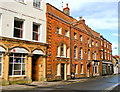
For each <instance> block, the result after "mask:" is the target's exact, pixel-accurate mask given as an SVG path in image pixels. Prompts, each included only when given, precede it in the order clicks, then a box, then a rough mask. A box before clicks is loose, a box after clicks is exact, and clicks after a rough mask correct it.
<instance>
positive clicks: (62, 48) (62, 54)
mask: <svg viewBox="0 0 120 92" xmlns="http://www.w3.org/2000/svg"><path fill="white" fill-rule="evenodd" d="M61 56H64V44H62V45H61Z"/></svg>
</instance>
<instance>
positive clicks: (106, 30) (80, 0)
mask: <svg viewBox="0 0 120 92" xmlns="http://www.w3.org/2000/svg"><path fill="white" fill-rule="evenodd" d="M118 1H119V0H46V2H47V3H50V4H52V5H53V6H55V7H56V8H58V9H60V10H62V9H63V7H66V3H68V4H69V8H70V15H71V16H72V17H74V18H76V19H79V16H82V18H83V19H85V22H86V24H87V25H88V26H89V27H91V28H92V29H93V30H95V31H96V32H98V33H100V34H101V35H103V37H104V38H106V39H107V40H108V41H110V42H111V43H112V50H113V52H112V54H113V55H118V36H120V35H118ZM62 2H63V3H62ZM116 47H117V49H115V48H116Z"/></svg>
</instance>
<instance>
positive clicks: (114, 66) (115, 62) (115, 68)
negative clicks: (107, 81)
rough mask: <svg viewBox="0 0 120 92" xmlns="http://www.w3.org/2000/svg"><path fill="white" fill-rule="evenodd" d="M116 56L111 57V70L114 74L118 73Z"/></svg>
mask: <svg viewBox="0 0 120 92" xmlns="http://www.w3.org/2000/svg"><path fill="white" fill-rule="evenodd" d="M117 57H118V56H117ZM117 57H116V56H113V57H112V63H113V72H114V74H118V73H119V58H117Z"/></svg>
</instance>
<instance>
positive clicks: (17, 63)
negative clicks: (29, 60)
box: [9, 53, 26, 77]
mask: <svg viewBox="0 0 120 92" xmlns="http://www.w3.org/2000/svg"><path fill="white" fill-rule="evenodd" d="M14 54H22V53H12V56H10V58H12V59H13V62H10V60H9V65H10V64H12V66H13V67H12V75H10V74H9V76H10V77H12V76H26V56H25V57H23V54H22V56H21V57H15V55H14ZM15 58H19V59H20V60H21V63H19V62H16V63H15V62H14V60H15ZM22 59H24V60H25V63H22ZM15 64H16V65H20V67H21V68H20V70H15V69H14V65H15ZM23 65H25V66H24V68H25V74H24V75H23V74H22V66H23ZM15 71H19V72H21V74H20V75H15V74H14V72H15Z"/></svg>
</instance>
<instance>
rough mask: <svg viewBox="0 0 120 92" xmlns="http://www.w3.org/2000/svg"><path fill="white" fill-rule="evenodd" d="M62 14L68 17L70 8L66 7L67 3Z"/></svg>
mask: <svg viewBox="0 0 120 92" xmlns="http://www.w3.org/2000/svg"><path fill="white" fill-rule="evenodd" d="M63 12H64V13H65V14H67V15H70V8H69V7H68V3H67V4H66V8H64V9H63Z"/></svg>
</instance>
